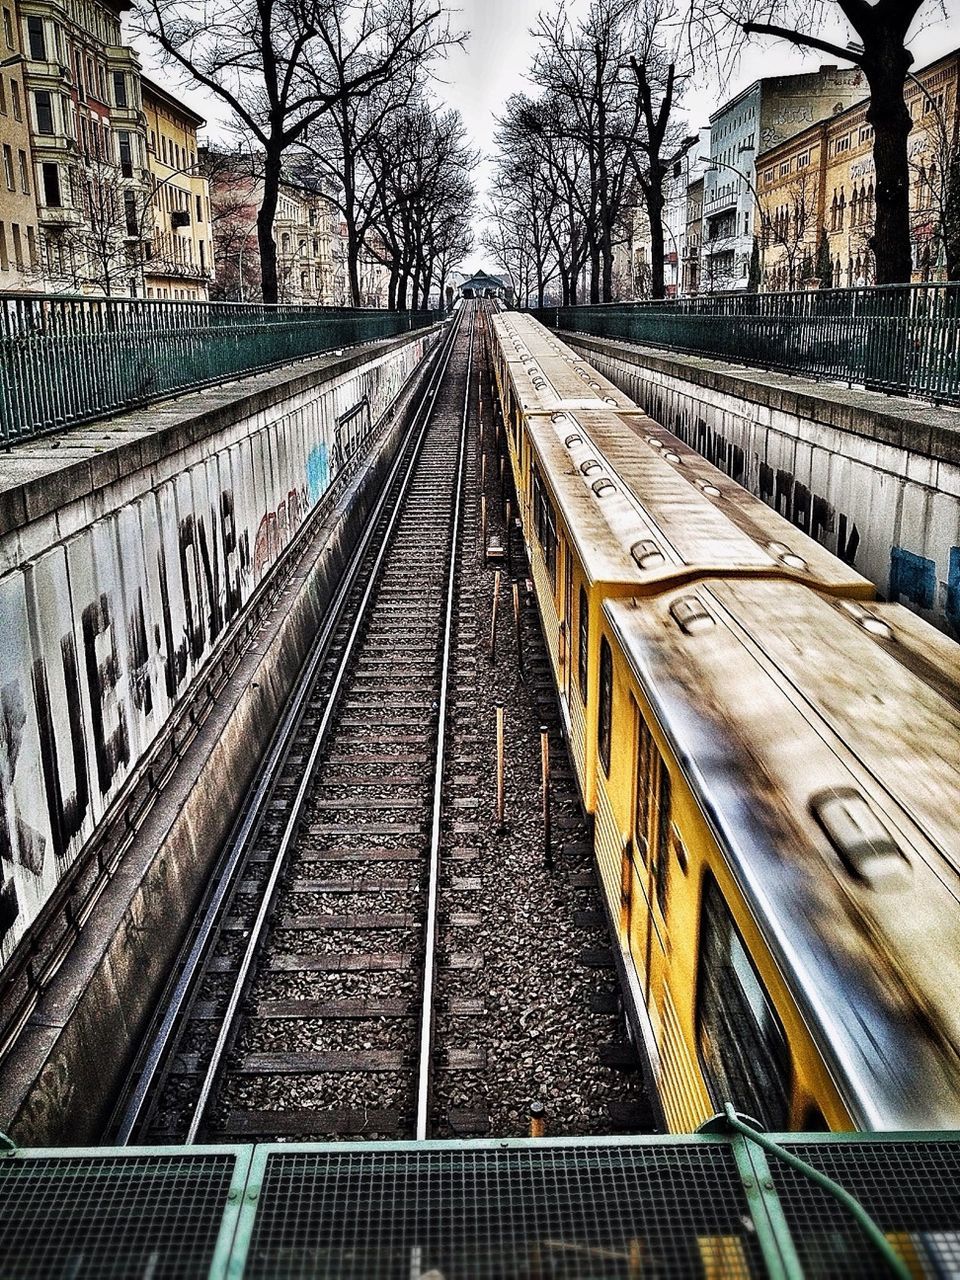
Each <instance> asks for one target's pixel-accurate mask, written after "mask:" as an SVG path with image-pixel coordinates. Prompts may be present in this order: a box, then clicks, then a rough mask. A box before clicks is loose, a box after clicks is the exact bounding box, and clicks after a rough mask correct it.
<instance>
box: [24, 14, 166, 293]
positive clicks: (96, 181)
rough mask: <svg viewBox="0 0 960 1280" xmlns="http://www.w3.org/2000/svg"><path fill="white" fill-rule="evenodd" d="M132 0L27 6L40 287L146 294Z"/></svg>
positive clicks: (143, 174) (144, 176) (142, 145)
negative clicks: (127, 22)
mask: <svg viewBox="0 0 960 1280" xmlns="http://www.w3.org/2000/svg"><path fill="white" fill-rule="evenodd" d="M126 7H128V5H127V4H126V0H63V2H62V3H61V2H60V0H21V2H20V5H19V15H20V32H21V37H22V39H23V47H24V53H25V55H26V58H25V61H24V64H23V71H24V82H25V89H26V93H27V100H28V121H29V126H30V134H31V145H32V152H33V162H34V178H35V189H36V194H37V205H38V221H39V232H40V235H39V239H40V244H39V246H38V248H39V263H38V270H39V275H40V281H41V287H43V288H44V289H45V290H48V291H55V292H64V293H77V292H81V293H99V294H124V295H126V294H133V295H136V294H138V293H139V292H140V287H141V284H142V273H141V271H140V245H139V240H140V234H139V219H138V216H137V211H138V209H139V208H140V207H141V206H142V205H143V203H144V202H145V198H146V193H147V191H148V183H149V175H148V172H147V167H146V138H145V129H144V118H143V113H142V109H141V101H140V68H139V63H138V61H137V59H136V56H135V55H134V52H133V50H132V49H130V48H129V47H127V46H125V45H123V44H122V41H121V34H120V20H121V15H122V13H123V10H124V8H126Z"/></svg>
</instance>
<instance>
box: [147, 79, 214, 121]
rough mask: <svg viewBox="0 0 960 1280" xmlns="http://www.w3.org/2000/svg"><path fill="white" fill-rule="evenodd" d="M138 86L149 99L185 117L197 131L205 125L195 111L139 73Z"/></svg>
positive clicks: (154, 81) (202, 118) (201, 117)
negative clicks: (152, 98)
mask: <svg viewBox="0 0 960 1280" xmlns="http://www.w3.org/2000/svg"><path fill="white" fill-rule="evenodd" d="M140 84H141V87H142V89H144V90H146V92H147V93H148V94H149V95H150V96H151V97H154V98H156V99H157V100H158V101H160V102H162V103H163V105H164V106H166V107H170V109H171V110H173V111H176V112H177V114H178V115H181V116H185V117H186V118H187V119H188V120H190V121H191V123H193V124H194V125H196V127H197V128H198V129H199V128H202V126H203V125H205V124H206V123H207V122H206V120H205V119H204V117H203V116H199V115H197V113H196V111H192V110H191V109H190V107H188V106H185V105H184V103H182V102H181V101H180V99H179V98H175V97H174V96H173V94H172V93H170V92H169V91H168V90H167V89H164V88H163V86H162V85H159V84H157V82H156V80H151V79H150V77H149V76H145V75H143V74H142V73H141V75H140Z"/></svg>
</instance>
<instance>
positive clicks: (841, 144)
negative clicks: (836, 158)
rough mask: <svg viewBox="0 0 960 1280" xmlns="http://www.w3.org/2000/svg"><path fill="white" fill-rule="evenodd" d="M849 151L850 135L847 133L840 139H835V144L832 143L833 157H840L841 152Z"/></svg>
mask: <svg viewBox="0 0 960 1280" xmlns="http://www.w3.org/2000/svg"><path fill="white" fill-rule="evenodd" d="M849 150H850V135H849V133H846V134H844V136H843V137H842V138H837V140H836V142H834V144H833V151H834V155H840V153H841V152H843V151H849Z"/></svg>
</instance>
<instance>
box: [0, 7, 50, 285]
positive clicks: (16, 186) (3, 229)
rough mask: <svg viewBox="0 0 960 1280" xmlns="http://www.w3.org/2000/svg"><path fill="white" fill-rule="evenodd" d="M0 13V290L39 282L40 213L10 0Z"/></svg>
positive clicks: (16, 23) (19, 43)
mask: <svg viewBox="0 0 960 1280" xmlns="http://www.w3.org/2000/svg"><path fill="white" fill-rule="evenodd" d="M0 19H2V26H0V166H2V168H0V291H3V290H7V289H9V290H13V291H16V292H23V291H33V290H36V289H39V288H40V287H41V281H40V275H39V270H38V269H39V266H40V218H39V210H38V208H37V190H36V178H35V174H34V171H33V159H32V154H31V149H30V121H29V118H28V102H27V91H26V85H25V83H24V74H23V65H24V55H23V49H24V44H23V34H22V32H21V28H20V22H19V19H18V15H17V10H16V5H15V3H14V0H4V3H3V4H2V6H0Z"/></svg>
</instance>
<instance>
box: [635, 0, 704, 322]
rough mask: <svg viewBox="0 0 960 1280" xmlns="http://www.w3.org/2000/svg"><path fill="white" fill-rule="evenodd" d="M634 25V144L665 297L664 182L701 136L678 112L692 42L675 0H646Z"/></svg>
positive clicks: (654, 292) (656, 287)
mask: <svg viewBox="0 0 960 1280" xmlns="http://www.w3.org/2000/svg"><path fill="white" fill-rule="evenodd" d="M633 31H634V38H633V42H632V43H633V47H634V52H633V53H631V55H630V67H631V69H632V71H633V75H634V78H635V80H636V83H637V95H638V98H639V104H640V119H641V121H642V126H643V127H642V128H641V129H639V130H637V131H636V132H635V134H634V135H633V136H632V137H630V139H629V147H630V155H631V159H632V161H633V165H634V172H635V175H636V180H637V185H638V186H639V188H640V192H641V194H642V196H643V202H644V205H645V207H646V213H647V221H648V224H649V234H650V294H651V297H654V298H663V297H665V296H666V286H665V283H664V271H663V264H664V230H663V217H664V208H665V206H666V197H665V194H664V187H665V185H666V182H667V179H668V178H669V177H670V175H671V173H672V172H673V169H674V166H675V165H678V164H679V163H680V161H681V160H682V159H683V157H684V156H685V155H686V153H687V152H688V151H689V150H690V148H691V147H693V146H695V145H696V142H697V137H696V135H695V134H694V135H690V134H687V133H686V132H685V130H684V129H683V127H682V126H681V125H680V124H678V123H677V121H676V118H675V113H674V108H675V107H676V104H677V99H678V97H679V93H680V90H681V88H682V86H683V84H684V83H685V81H686V79H687V77H688V76H689V71H690V64H689V54H688V50H689V44H688V42H687V41H686V38H685V37H686V30H685V23H683V22H681V21H679V14H678V11H677V9H676V7H675V6H674V4H673V3H672V0H641V3H640V5H639V6H638V9H637V12H636V15H635V17H634V25H633ZM681 59H682V64H681V63H680V60H681Z"/></svg>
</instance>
